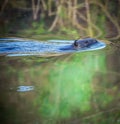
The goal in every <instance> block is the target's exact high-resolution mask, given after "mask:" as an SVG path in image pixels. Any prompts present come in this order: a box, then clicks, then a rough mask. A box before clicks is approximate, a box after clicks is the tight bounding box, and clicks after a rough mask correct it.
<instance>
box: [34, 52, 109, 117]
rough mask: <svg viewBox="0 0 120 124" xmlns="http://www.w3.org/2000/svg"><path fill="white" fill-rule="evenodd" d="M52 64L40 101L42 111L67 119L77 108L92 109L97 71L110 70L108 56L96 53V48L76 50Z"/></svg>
mask: <svg viewBox="0 0 120 124" xmlns="http://www.w3.org/2000/svg"><path fill="white" fill-rule="evenodd" d="M50 66H51V67H50V68H49V72H48V73H49V74H48V82H47V85H46V84H45V86H44V88H43V89H41V91H40V95H39V97H38V98H37V101H36V104H39V113H40V115H41V116H42V117H45V118H54V119H55V118H56V119H58V118H59V119H60V118H61V119H63V118H70V117H73V116H74V114H75V113H76V112H77V113H79V114H80V113H82V114H83V113H85V112H88V111H90V110H91V109H92V108H91V98H92V95H93V93H94V92H95V91H94V89H93V85H94V80H93V78H94V76H95V75H96V73H97V71H99V70H102V71H103V72H105V71H106V68H105V56H104V55H101V56H97V55H93V54H92V52H91V53H89V54H88V53H83V54H74V55H73V56H69V57H67V58H66V59H64V61H63V60H58V61H57V62H55V63H53V64H51V65H50ZM102 96H103V95H102ZM99 97H100V96H99ZM108 99H109V98H108ZM100 100H101V101H102V99H100ZM106 102H107V101H106Z"/></svg>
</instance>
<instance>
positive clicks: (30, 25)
mask: <svg viewBox="0 0 120 124" xmlns="http://www.w3.org/2000/svg"><path fill="white" fill-rule="evenodd" d="M119 6H120V1H119V0H114V1H111V0H105V1H104V0H20V1H18V0H1V1H0V34H1V36H3V35H7V34H12V35H17V34H18V35H26V36H32V35H40V34H41V35H44V34H62V35H68V36H70V37H69V38H70V39H73V38H78V37H84V36H91V37H96V38H99V37H108V38H110V37H112V38H114V39H115V38H116V39H118V38H120V22H119V19H120V11H119Z"/></svg>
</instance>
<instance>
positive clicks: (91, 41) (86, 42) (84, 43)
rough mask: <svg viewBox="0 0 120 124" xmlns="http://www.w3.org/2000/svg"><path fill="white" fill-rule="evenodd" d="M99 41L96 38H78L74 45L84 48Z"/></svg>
mask: <svg viewBox="0 0 120 124" xmlns="http://www.w3.org/2000/svg"><path fill="white" fill-rule="evenodd" d="M97 42H98V41H97V40H96V39H94V38H85V39H78V40H75V41H74V43H73V47H74V48H75V49H80V48H84V47H89V46H90V45H93V44H95V43H97Z"/></svg>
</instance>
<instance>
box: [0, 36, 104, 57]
mask: <svg viewBox="0 0 120 124" xmlns="http://www.w3.org/2000/svg"><path fill="white" fill-rule="evenodd" d="M73 43H74V40H48V41H44V42H43V41H35V40H27V39H20V38H1V39H0V55H6V56H31V55H33V56H40V57H48V56H59V55H63V54H68V53H74V52H84V51H92V50H98V49H102V48H104V47H106V44H105V43H104V42H101V41H96V42H95V43H92V44H91V45H88V46H86V47H83V48H79V49H75V48H74V46H73ZM84 45H85V44H84Z"/></svg>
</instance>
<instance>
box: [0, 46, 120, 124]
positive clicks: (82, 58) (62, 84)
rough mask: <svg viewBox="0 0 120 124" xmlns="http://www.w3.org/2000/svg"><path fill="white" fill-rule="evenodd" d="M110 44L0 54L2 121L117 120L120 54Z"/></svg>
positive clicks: (69, 123) (81, 123)
mask: <svg viewBox="0 0 120 124" xmlns="http://www.w3.org/2000/svg"><path fill="white" fill-rule="evenodd" d="M109 49H111V50H110V52H108V51H109V50H108V47H107V48H106V49H103V50H99V51H93V52H84V53H75V54H70V55H64V56H60V57H51V58H39V57H0V70H1V74H0V94H1V96H0V110H1V111H0V119H1V123H5V124H6V123H7V124H10V123H12V124H17V123H18V124H21V123H22V124H88V123H92V124H107V123H109V124H119V123H120V105H119V100H120V91H119V88H120V78H119V77H120V65H119V63H120V57H119V52H118V50H117V49H115V50H113V48H112V47H110V48H109ZM17 90H19V91H21V92H17ZM24 91H25V92H24Z"/></svg>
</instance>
